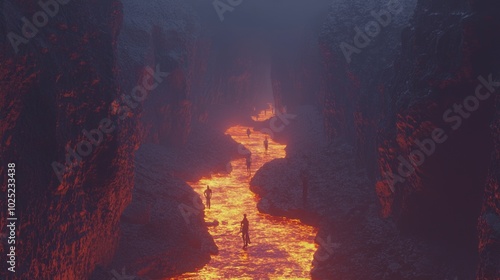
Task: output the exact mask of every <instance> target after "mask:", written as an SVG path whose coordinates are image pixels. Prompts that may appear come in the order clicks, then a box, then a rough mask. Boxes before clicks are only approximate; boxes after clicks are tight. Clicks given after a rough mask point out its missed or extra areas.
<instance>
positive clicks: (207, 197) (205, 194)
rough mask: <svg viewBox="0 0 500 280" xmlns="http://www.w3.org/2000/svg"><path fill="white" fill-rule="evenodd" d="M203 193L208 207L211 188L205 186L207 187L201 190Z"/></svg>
mask: <svg viewBox="0 0 500 280" xmlns="http://www.w3.org/2000/svg"><path fill="white" fill-rule="evenodd" d="M203 195H204V196H205V198H206V199H207V207H208V209H210V199H211V198H212V190H211V189H210V186H207V189H206V190H205V191H204V192H203Z"/></svg>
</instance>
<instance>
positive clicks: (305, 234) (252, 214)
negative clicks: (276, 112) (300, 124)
mask: <svg viewBox="0 0 500 280" xmlns="http://www.w3.org/2000/svg"><path fill="white" fill-rule="evenodd" d="M268 114H269V112H268ZM246 130H247V127H243V126H235V127H232V128H230V129H228V130H227V131H226V133H227V134H229V135H231V136H232V138H233V139H234V140H235V141H237V142H239V143H242V144H243V145H245V147H247V148H248V149H249V150H250V151H251V152H252V174H253V173H254V172H255V171H256V170H258V169H259V168H260V167H262V165H264V164H265V163H266V162H268V161H270V160H272V159H275V158H283V157H285V155H286V153H285V150H284V149H285V145H281V144H278V143H275V142H273V141H272V140H271V139H269V150H268V152H267V153H266V152H265V149H264V146H263V141H264V137H265V135H264V134H262V133H260V132H256V131H252V134H251V135H250V137H247V135H246ZM231 164H232V167H233V170H232V172H231V174H229V175H227V174H226V175H214V176H212V177H211V178H206V179H202V180H200V181H199V182H196V183H191V186H192V187H193V188H194V189H195V190H196V191H197V192H198V193H199V194H200V196H202V197H203V195H202V193H203V191H204V190H205V189H206V186H207V185H209V186H210V188H211V189H212V190H213V196H212V200H211V204H212V207H211V209H205V215H206V221H213V220H217V221H219V225H218V226H217V227H211V228H210V229H209V230H210V234H211V235H212V236H213V237H214V240H215V243H216V244H217V246H218V247H219V255H217V256H212V260H211V261H210V263H208V264H207V265H206V266H205V267H204V268H202V269H200V270H199V271H197V272H192V273H186V274H184V275H182V276H180V277H178V278H177V277H176V279H309V278H310V273H309V272H310V269H311V261H312V258H313V254H314V252H315V251H316V249H317V247H316V245H315V243H314V236H315V233H316V230H315V229H314V228H313V227H310V226H306V225H303V224H301V223H300V222H299V221H297V220H290V219H285V218H276V217H272V216H270V215H267V214H261V213H259V212H258V211H257V208H256V204H257V199H256V197H255V194H253V193H252V192H251V191H250V190H249V182H250V179H251V176H250V175H249V174H248V172H247V171H246V165H245V159H239V160H234V161H232V162H231ZM203 201H204V200H203ZM243 214H247V217H248V220H249V222H250V239H251V244H250V245H249V247H248V249H246V250H243V249H242V246H243V241H242V238H241V234H240V233H239V229H240V221H241V220H242V218H243Z"/></svg>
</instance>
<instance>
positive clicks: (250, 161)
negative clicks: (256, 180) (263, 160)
mask: <svg viewBox="0 0 500 280" xmlns="http://www.w3.org/2000/svg"><path fill="white" fill-rule="evenodd" d="M246 163H247V171H248V172H250V167H251V166H252V156H251V155H248V156H247V159H246Z"/></svg>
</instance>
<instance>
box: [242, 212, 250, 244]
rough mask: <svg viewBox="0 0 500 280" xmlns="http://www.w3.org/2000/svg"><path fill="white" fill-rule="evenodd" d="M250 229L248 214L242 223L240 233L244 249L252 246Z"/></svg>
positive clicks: (244, 216) (244, 215)
mask: <svg viewBox="0 0 500 280" xmlns="http://www.w3.org/2000/svg"><path fill="white" fill-rule="evenodd" d="M248 227H249V223H248V220H247V214H243V220H242V221H241V223H240V232H241V237H242V238H243V249H245V248H246V247H248V244H250V243H251V242H250V235H249V234H248Z"/></svg>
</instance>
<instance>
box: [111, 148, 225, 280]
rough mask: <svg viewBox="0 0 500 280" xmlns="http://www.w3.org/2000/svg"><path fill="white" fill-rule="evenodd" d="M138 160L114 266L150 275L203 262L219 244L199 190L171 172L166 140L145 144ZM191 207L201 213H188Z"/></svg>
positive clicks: (155, 276) (189, 268) (184, 269)
mask: <svg viewBox="0 0 500 280" xmlns="http://www.w3.org/2000/svg"><path fill="white" fill-rule="evenodd" d="M135 162H136V172H135V174H136V177H135V187H134V192H133V200H132V203H131V204H130V205H129V206H128V207H127V209H126V211H125V212H124V213H123V216H122V219H121V221H122V222H121V228H122V235H121V238H120V246H119V250H118V251H117V253H116V257H115V259H114V260H113V263H112V264H111V267H115V268H122V267H126V268H127V269H126V271H127V272H128V273H129V274H132V275H138V276H146V277H150V278H152V279H159V278H164V277H170V276H173V275H177V274H180V273H183V272H187V271H193V270H195V269H196V268H201V267H202V266H203V265H205V264H206V263H207V262H208V261H209V260H210V254H217V253H218V249H217V246H216V245H215V243H214V241H213V239H212V237H211V236H210V234H208V231H207V228H206V226H205V221H204V215H203V209H204V206H203V203H202V201H201V199H200V197H199V195H198V194H197V193H196V192H194V191H193V189H192V188H191V187H190V186H189V185H187V184H186V183H184V182H183V181H181V180H179V179H176V178H174V177H172V176H171V175H170V174H169V172H168V170H169V166H168V164H167V162H169V158H168V154H167V153H166V151H165V150H164V148H163V147H162V146H158V145H154V144H147V145H143V146H142V147H141V148H140V149H139V150H138V151H137V153H136V160H135ZM188 207H190V208H191V209H194V210H195V211H196V213H198V215H195V214H194V213H189V214H186V213H188V212H189V211H188V210H187V209H188ZM183 211H184V212H183Z"/></svg>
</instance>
